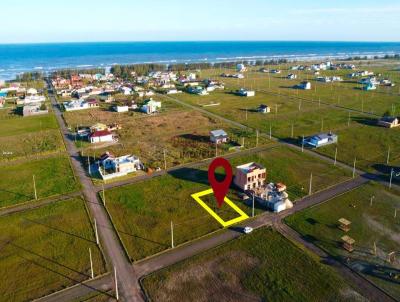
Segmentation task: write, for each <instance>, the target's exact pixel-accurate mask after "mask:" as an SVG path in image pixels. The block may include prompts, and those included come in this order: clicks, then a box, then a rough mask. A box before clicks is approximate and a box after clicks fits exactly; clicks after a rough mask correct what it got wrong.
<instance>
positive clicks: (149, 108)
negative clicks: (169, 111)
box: [140, 99, 161, 114]
mask: <svg viewBox="0 0 400 302" xmlns="http://www.w3.org/2000/svg"><path fill="white" fill-rule="evenodd" d="M160 108H161V102H157V101H154V100H153V99H149V100H147V101H145V103H144V105H143V106H142V107H141V108H140V111H142V112H144V113H147V114H152V113H155V112H158V110H159V109H160Z"/></svg>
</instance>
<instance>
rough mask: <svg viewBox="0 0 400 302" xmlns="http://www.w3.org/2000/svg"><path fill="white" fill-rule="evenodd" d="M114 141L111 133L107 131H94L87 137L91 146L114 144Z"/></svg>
mask: <svg viewBox="0 0 400 302" xmlns="http://www.w3.org/2000/svg"><path fill="white" fill-rule="evenodd" d="M115 141H116V139H115V138H114V135H113V134H112V132H110V131H108V130H101V131H94V132H92V133H91V134H90V135H89V142H90V143H91V144H96V143H106V142H115Z"/></svg>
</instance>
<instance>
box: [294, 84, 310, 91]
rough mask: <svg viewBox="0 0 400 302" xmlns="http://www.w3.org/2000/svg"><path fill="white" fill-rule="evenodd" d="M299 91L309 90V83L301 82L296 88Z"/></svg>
mask: <svg viewBox="0 0 400 302" xmlns="http://www.w3.org/2000/svg"><path fill="white" fill-rule="evenodd" d="M297 87H298V88H299V89H304V90H310V89H311V83H310V82H301V83H300V84H299V85H298V86H297Z"/></svg>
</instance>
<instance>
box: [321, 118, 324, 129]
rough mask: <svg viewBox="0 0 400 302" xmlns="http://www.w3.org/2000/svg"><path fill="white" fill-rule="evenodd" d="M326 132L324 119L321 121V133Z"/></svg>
mask: <svg viewBox="0 0 400 302" xmlns="http://www.w3.org/2000/svg"><path fill="white" fill-rule="evenodd" d="M322 131H324V119H321V132H322Z"/></svg>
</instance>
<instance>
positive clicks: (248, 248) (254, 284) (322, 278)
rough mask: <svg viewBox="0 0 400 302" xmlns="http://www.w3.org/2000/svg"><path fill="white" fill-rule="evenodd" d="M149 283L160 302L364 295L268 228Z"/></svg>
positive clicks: (154, 276) (148, 288)
mask: <svg viewBox="0 0 400 302" xmlns="http://www.w3.org/2000/svg"><path fill="white" fill-rule="evenodd" d="M143 285H144V288H145V290H146V292H147V294H148V296H149V297H150V300H151V301H159V302H166V301H193V302H195V301H307V302H308V301H355V300H356V299H357V298H360V295H359V294H358V293H357V292H355V291H354V290H353V289H352V288H351V287H350V286H349V285H347V284H346V283H345V282H344V281H343V280H342V279H341V278H340V277H339V276H338V275H337V274H336V273H335V272H334V271H333V270H332V269H330V268H328V267H326V266H324V265H322V264H321V263H319V262H318V260H317V259H315V258H314V257H313V256H312V255H310V254H308V253H307V252H304V251H303V250H300V249H299V248H298V247H297V246H295V245H294V244H292V243H291V242H290V241H288V240H286V239H285V238H284V237H282V236H281V235H280V234H279V233H277V232H275V231H272V230H271V229H268V228H262V229H259V230H255V231H254V232H253V233H252V234H251V235H246V236H242V237H240V238H239V239H236V240H234V241H231V242H228V243H226V244H224V245H222V246H220V247H218V248H216V249H213V250H211V251H207V252H205V253H203V254H201V255H198V256H195V257H193V258H191V259H188V260H185V261H183V262H181V263H178V264H175V265H173V266H171V267H169V268H167V269H164V270H161V271H159V272H155V273H154V274H151V275H150V276H148V277H146V278H145V279H144V280H143ZM188 289H190V290H188Z"/></svg>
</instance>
